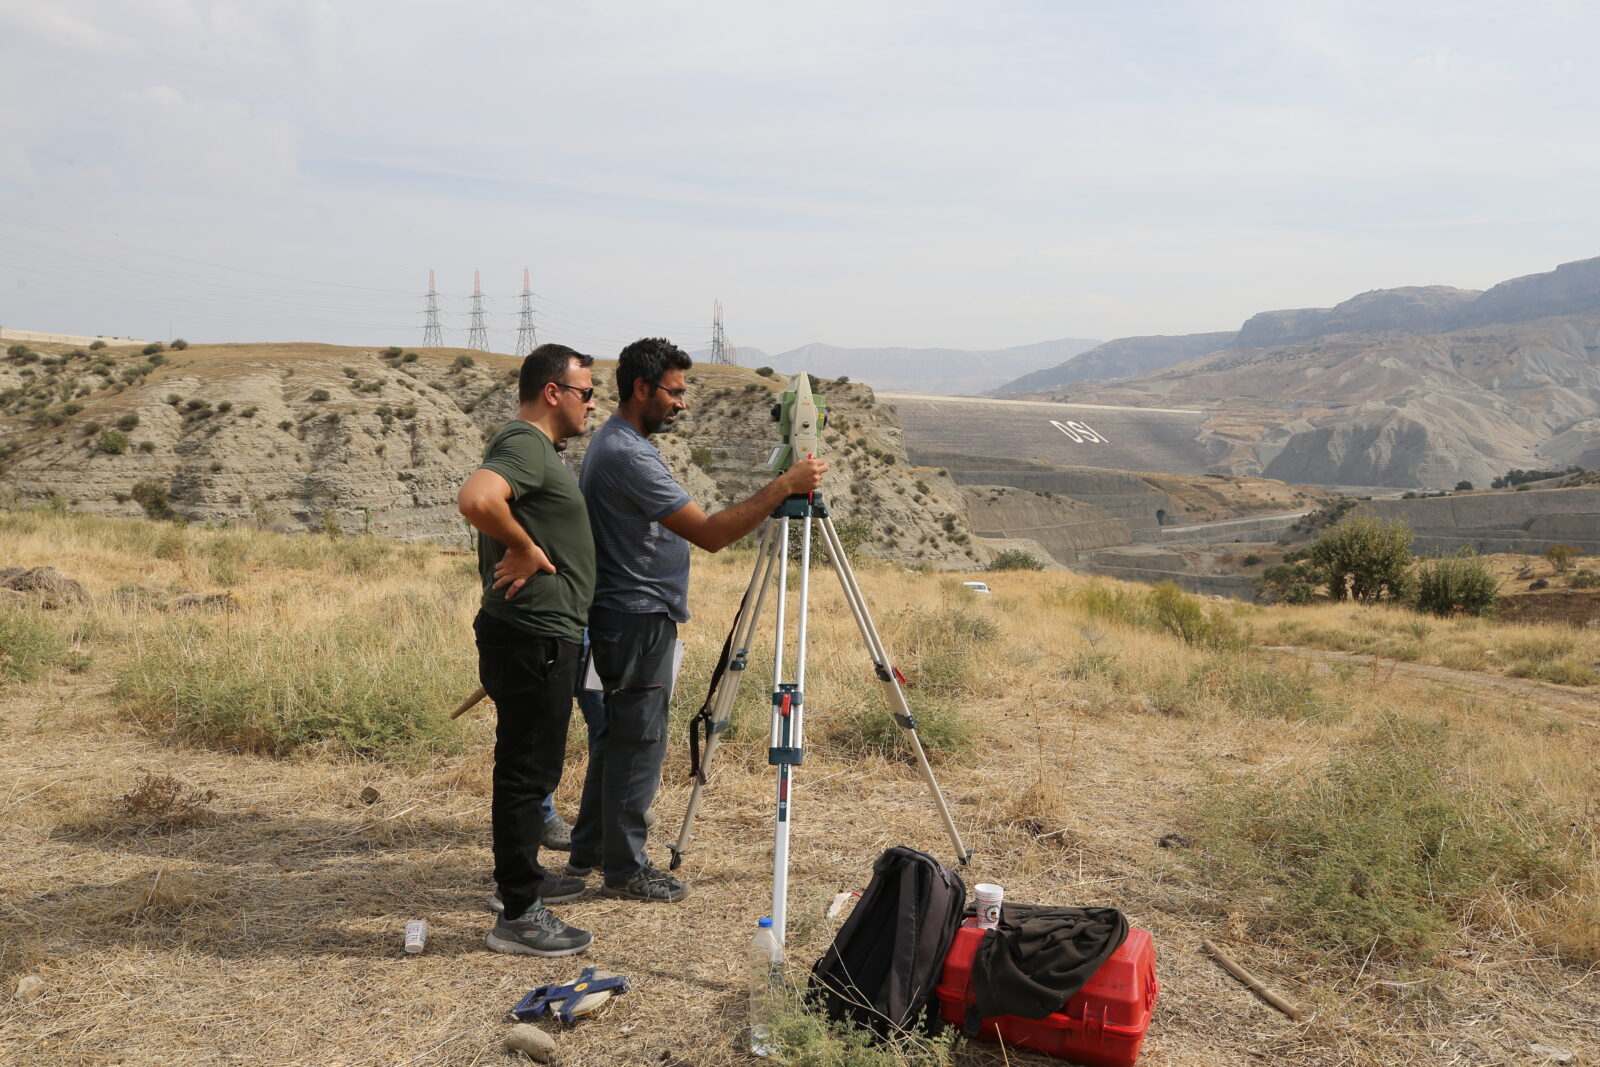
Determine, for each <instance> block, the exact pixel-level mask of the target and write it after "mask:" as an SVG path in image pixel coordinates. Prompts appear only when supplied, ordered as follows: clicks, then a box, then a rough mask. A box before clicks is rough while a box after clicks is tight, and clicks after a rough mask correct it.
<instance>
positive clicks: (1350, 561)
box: [1311, 511, 1411, 604]
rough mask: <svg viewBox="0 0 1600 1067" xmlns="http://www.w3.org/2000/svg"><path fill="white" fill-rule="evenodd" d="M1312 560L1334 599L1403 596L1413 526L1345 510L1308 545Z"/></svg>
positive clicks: (1407, 578) (1407, 572)
mask: <svg viewBox="0 0 1600 1067" xmlns="http://www.w3.org/2000/svg"><path fill="white" fill-rule="evenodd" d="M1311 565H1312V566H1313V567H1315V568H1316V571H1317V573H1318V575H1319V577H1320V579H1321V580H1322V581H1323V582H1325V583H1326V584H1327V587H1328V595H1330V596H1331V597H1333V599H1335V600H1343V599H1345V598H1346V597H1349V598H1350V599H1352V600H1356V601H1359V602H1361V603H1364V604H1365V603H1371V602H1373V601H1377V600H1384V599H1388V600H1401V599H1404V598H1405V595H1406V593H1407V591H1408V587H1409V570H1410V566H1411V528H1410V527H1409V526H1407V525H1406V523H1405V520H1403V519H1394V520H1391V521H1388V522H1384V521H1380V520H1379V519H1378V518H1377V517H1375V516H1374V515H1372V514H1371V513H1370V512H1365V511H1360V512H1356V513H1355V514H1352V515H1347V516H1346V517H1344V518H1343V519H1341V520H1340V521H1339V524H1338V525H1337V526H1335V527H1334V528H1333V529H1331V530H1329V531H1328V532H1327V533H1325V534H1323V535H1322V536H1321V537H1319V538H1318V539H1317V543H1316V544H1314V545H1312V546H1311Z"/></svg>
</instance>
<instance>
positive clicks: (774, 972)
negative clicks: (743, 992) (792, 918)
mask: <svg viewBox="0 0 1600 1067" xmlns="http://www.w3.org/2000/svg"><path fill="white" fill-rule="evenodd" d="M782 981H783V944H782V942H780V941H779V940H778V931H776V930H774V929H773V928H772V920H771V919H769V918H766V917H765V916H763V917H762V918H761V920H760V922H758V923H757V924H756V936H754V937H752V938H751V939H750V1051H751V1052H753V1053H755V1054H756V1055H757V1056H770V1055H772V1054H773V1053H774V1052H776V1051H777V1047H776V1046H775V1045H774V1044H773V1043H772V1018H773V1013H774V1010H775V1008H776V1007H777V1005H776V1004H775V1003H774V1002H773V1001H774V998H775V997H776V995H777V992H778V988H779V985H780V984H781V983H782Z"/></svg>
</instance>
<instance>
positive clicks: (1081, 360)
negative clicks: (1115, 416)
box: [990, 331, 1237, 396]
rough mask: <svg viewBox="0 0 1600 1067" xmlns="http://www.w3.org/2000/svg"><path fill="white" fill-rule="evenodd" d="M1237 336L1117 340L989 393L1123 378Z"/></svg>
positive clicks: (1197, 353)
mask: <svg viewBox="0 0 1600 1067" xmlns="http://www.w3.org/2000/svg"><path fill="white" fill-rule="evenodd" d="M1235 336H1237V334H1236V333H1234V332H1231V331H1225V332H1223V333H1189V334H1177V335H1173V336H1154V337H1120V338H1118V339H1117V340H1115V341H1107V342H1106V343H1105V344H1103V345H1097V346H1096V347H1094V348H1091V349H1089V350H1088V351H1086V352H1084V353H1083V354H1082V355H1079V356H1075V357H1073V358H1072V359H1069V360H1067V361H1066V362H1065V363H1061V364H1058V365H1056V366H1053V367H1048V368H1046V369H1044V370H1037V371H1034V372H1033V373H1031V374H1024V375H1023V376H1022V377H1020V378H1017V379H1014V380H1013V381H1009V382H1007V383H1006V384H1004V385H1002V386H1000V387H998V388H996V389H993V390H991V391H990V395H991V396H1015V395H1018V394H1022V393H1037V392H1041V391H1045V390H1049V389H1054V388H1057V387H1059V386H1064V385H1071V384H1073V383H1074V382H1098V381H1106V380H1108V379H1111V378H1125V377H1128V376H1129V375H1135V374H1144V373H1146V372H1148V371H1153V370H1159V369H1160V368H1162V367H1169V366H1171V365H1172V364H1174V363H1181V362H1183V361H1184V360H1186V359H1193V358H1194V357H1195V356H1203V355H1205V354H1206V353H1207V352H1215V351H1217V349H1219V348H1223V347H1226V346H1227V345H1228V343H1229V342H1231V341H1232V340H1233V339H1234V337H1235Z"/></svg>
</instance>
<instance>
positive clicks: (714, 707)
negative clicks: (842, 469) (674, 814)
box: [668, 521, 777, 871]
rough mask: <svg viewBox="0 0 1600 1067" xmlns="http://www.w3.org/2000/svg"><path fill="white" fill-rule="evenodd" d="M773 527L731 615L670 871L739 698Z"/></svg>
mask: <svg viewBox="0 0 1600 1067" xmlns="http://www.w3.org/2000/svg"><path fill="white" fill-rule="evenodd" d="M776 529H777V524H776V523H774V522H771V521H768V522H767V524H766V527H765V529H763V530H762V533H761V544H760V547H759V548H757V549H756V564H755V569H754V570H753V571H752V572H751V575H750V584H749V585H747V586H746V587H745V591H744V597H743V598H742V599H741V600H740V602H739V603H740V604H741V605H742V606H741V608H740V610H739V614H738V615H737V616H736V617H735V618H734V622H733V641H732V649H731V651H732V653H733V655H732V658H731V659H730V660H729V662H728V668H727V669H728V673H727V674H725V675H724V676H723V677H722V678H721V679H720V680H719V682H718V684H717V690H716V693H715V694H714V695H713V696H712V698H711V727H710V729H709V731H708V732H707V736H706V750H705V753H704V754H703V755H702V756H701V757H700V775H699V777H697V778H696V779H695V783H694V788H693V789H692V790H690V792H689V804H688V806H687V807H686V808H684V812H683V824H682V825H681V826H680V827H679V828H678V841H677V844H675V845H670V846H668V848H669V850H670V851H671V853H672V862H671V865H670V867H669V869H670V870H674V871H675V870H677V869H678V867H679V866H681V865H682V863H683V857H684V855H685V853H687V852H688V849H689V839H690V836H691V834H692V833H693V830H694V820H695V816H696V815H697V814H698V813H699V810H700V799H701V795H702V794H703V793H704V791H705V787H706V783H707V782H708V781H709V780H710V777H711V761H712V758H713V757H714V756H715V755H716V752H717V747H718V745H720V744H721V741H722V732H723V731H724V730H725V729H727V726H728V719H729V718H730V717H731V716H732V714H733V705H734V702H735V701H737V700H738V698H739V683H740V682H741V681H743V680H744V674H745V669H746V668H747V667H748V666H749V655H750V635H751V634H752V633H754V632H755V627H756V622H757V620H758V619H760V617H761V608H762V605H763V604H765V603H766V599H767V588H768V586H769V585H770V584H771V579H772V569H773V566H774V564H775V563H776V562H777V555H776V553H775V551H774V545H775V544H776V541H777V537H776ZM752 591H754V592H755V594H756V599H755V603H754V604H751V603H750V593H751V592H752ZM730 676H731V677H730Z"/></svg>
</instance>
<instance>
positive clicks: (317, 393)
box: [306, 389, 333, 402]
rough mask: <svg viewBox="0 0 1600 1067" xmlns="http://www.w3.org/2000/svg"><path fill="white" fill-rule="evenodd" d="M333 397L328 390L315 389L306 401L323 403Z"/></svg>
mask: <svg viewBox="0 0 1600 1067" xmlns="http://www.w3.org/2000/svg"><path fill="white" fill-rule="evenodd" d="M332 395H333V394H331V393H329V392H328V391H327V390H326V389H313V390H311V395H310V396H309V397H307V398H306V399H308V400H314V401H318V402H321V401H323V400H327V399H329V398H330V397H331V396H332Z"/></svg>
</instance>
